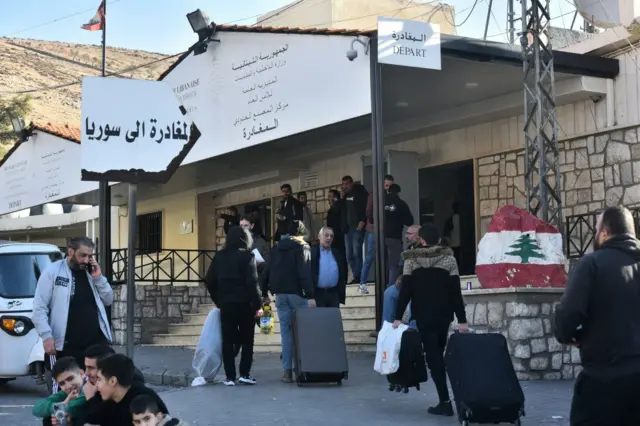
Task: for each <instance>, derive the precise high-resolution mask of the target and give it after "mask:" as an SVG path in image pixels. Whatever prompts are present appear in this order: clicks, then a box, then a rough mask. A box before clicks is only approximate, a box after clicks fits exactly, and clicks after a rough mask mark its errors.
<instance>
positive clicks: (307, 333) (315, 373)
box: [291, 308, 349, 386]
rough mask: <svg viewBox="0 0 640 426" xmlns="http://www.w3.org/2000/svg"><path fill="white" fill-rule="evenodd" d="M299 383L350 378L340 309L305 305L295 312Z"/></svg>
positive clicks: (295, 354) (326, 381) (295, 358)
mask: <svg viewBox="0 0 640 426" xmlns="http://www.w3.org/2000/svg"><path fill="white" fill-rule="evenodd" d="M291 327H292V329H293V330H292V331H293V360H294V372H295V375H296V383H297V384H298V386H301V385H302V384H303V383H337V384H339V385H341V384H342V380H346V379H348V377H349V362H348V360H347V346H346V343H345V341H344V329H343V327H342V315H341V314H340V308H302V309H296V310H295V311H294V312H293V314H292V315H291Z"/></svg>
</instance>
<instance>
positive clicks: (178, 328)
mask: <svg viewBox="0 0 640 426" xmlns="http://www.w3.org/2000/svg"><path fill="white" fill-rule="evenodd" d="M342 324H343V327H344V330H345V331H347V330H349V331H357V330H367V331H372V330H374V329H375V324H376V322H375V317H363V318H358V319H354V318H347V319H343V320H342ZM202 326H203V324H198V323H184V324H170V325H169V333H168V334H184V335H190V334H200V333H201V332H202ZM274 331H275V332H277V333H279V332H280V321H279V320H278V318H276V321H275V324H274ZM256 333H260V329H259V328H258V327H256Z"/></svg>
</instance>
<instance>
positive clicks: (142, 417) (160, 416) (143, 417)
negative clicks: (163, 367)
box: [130, 395, 187, 426]
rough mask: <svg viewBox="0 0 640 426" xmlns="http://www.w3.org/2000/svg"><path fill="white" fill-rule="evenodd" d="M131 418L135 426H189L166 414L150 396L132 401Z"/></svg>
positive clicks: (142, 396) (137, 397) (138, 397)
mask: <svg viewBox="0 0 640 426" xmlns="http://www.w3.org/2000/svg"><path fill="white" fill-rule="evenodd" d="M130 409H131V416H132V417H133V424H134V425H135V426H187V424H186V423H185V422H182V421H180V420H178V419H174V418H172V417H171V416H170V415H168V414H164V413H163V412H162V411H161V410H160V409H159V408H158V403H157V402H156V400H155V399H154V398H153V397H151V396H149V395H140V396H136V397H135V398H134V400H133V401H131V407H130Z"/></svg>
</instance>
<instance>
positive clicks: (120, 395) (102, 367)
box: [86, 354, 169, 426]
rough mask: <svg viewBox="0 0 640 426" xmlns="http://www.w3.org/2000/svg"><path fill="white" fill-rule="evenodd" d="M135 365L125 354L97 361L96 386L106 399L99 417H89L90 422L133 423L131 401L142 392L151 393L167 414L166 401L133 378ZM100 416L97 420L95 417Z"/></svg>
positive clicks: (113, 425)
mask: <svg viewBox="0 0 640 426" xmlns="http://www.w3.org/2000/svg"><path fill="white" fill-rule="evenodd" d="M134 373H135V367H134V366H133V361H131V359H130V358H128V357H126V356H125V355H122V354H115V355H109V356H107V357H105V358H102V359H101V360H99V361H98V381H97V382H96V387H97V389H98V391H99V392H100V395H102V399H103V400H104V402H103V404H102V410H101V413H100V415H99V417H98V418H97V419H96V418H91V417H87V419H86V422H87V423H88V424H91V425H100V426H121V425H131V424H133V416H132V415H131V411H130V406H131V401H133V400H134V399H135V397H137V396H139V395H148V396H150V397H151V398H153V399H154V400H155V402H156V403H157V404H158V408H159V409H160V411H161V412H162V413H163V414H168V413H169V410H167V407H166V405H165V404H164V402H162V399H160V397H159V396H158V394H157V393H156V392H155V391H154V390H153V389H149V388H148V387H146V386H145V385H144V384H141V383H137V382H135V381H134V380H133V376H134ZM96 420H97V421H96Z"/></svg>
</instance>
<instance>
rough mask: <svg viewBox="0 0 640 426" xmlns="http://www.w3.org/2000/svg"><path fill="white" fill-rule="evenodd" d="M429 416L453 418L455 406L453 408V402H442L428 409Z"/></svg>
mask: <svg viewBox="0 0 640 426" xmlns="http://www.w3.org/2000/svg"><path fill="white" fill-rule="evenodd" d="M427 412H428V413H429V414H433V415H435V416H449V417H451V416H453V406H451V401H447V402H441V403H439V404H438V405H436V406H435V407H429V408H428V409H427Z"/></svg>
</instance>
